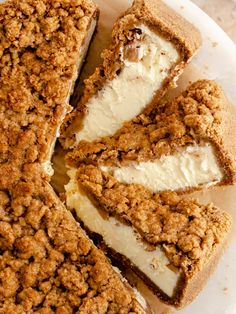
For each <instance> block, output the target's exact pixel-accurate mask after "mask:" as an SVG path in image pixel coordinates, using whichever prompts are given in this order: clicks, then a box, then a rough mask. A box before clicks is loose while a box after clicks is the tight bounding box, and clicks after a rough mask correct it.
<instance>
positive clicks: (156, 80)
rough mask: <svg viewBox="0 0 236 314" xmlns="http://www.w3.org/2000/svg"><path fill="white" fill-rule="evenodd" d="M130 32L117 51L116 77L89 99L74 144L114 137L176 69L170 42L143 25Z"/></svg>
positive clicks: (178, 59) (176, 56) (174, 56)
mask: <svg viewBox="0 0 236 314" xmlns="http://www.w3.org/2000/svg"><path fill="white" fill-rule="evenodd" d="M131 32H132V33H133V37H132V40H130V42H129V43H128V44H127V45H126V46H124V47H122V48H120V61H121V62H122V69H121V71H120V73H118V74H117V75H116V76H115V77H114V79H112V80H108V81H107V82H106V83H105V85H104V87H103V88H102V89H101V90H100V91H98V92H97V93H96V94H95V95H93V96H92V97H91V98H90V99H89V101H88V103H87V114H86V115H85V118H84V121H83V126H82V129H81V130H80V132H78V133H77V134H76V143H75V144H77V143H79V142H80V141H81V140H87V141H93V140H94V139H97V138H99V137H103V136H107V135H112V134H114V133H115V132H116V131H117V130H118V129H119V128H120V127H121V126H122V125H123V123H124V122H125V121H127V120H131V119H132V118H134V117H135V116H137V115H138V114H139V113H140V112H142V111H143V109H144V108H145V107H146V106H147V105H148V104H150V102H151V101H152V99H153V97H154V96H155V94H156V93H157V92H158V90H160V89H161V88H162V85H163V82H164V81H165V80H166V79H167V77H169V76H170V74H171V73H172V71H177V69H178V68H179V67H180V66H179V63H180V55H179V52H178V51H177V49H176V47H175V46H174V45H173V44H172V43H171V42H169V41H168V40H166V39H164V38H163V37H161V36H160V35H158V34H157V33H155V32H154V31H152V30H151V29H150V28H148V27H147V26H145V25H143V24H140V25H136V26H134V28H133V29H132V30H131ZM137 91H138V92H137Z"/></svg>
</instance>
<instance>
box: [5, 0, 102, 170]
mask: <svg viewBox="0 0 236 314" xmlns="http://www.w3.org/2000/svg"><path fill="white" fill-rule="evenodd" d="M97 17H98V10H97V7H96V6H95V5H94V4H93V2H92V1H90V0H86V1H80V0H73V1H67V0H56V1H52V0H9V1H6V2H5V3H1V4H0V22H1V23H0V24H1V26H0V39H1V40H0V41H1V43H0V163H1V164H4V163H8V162H11V161H14V163H15V164H19V165H20V164H22V161H24V162H31V163H33V162H40V163H42V164H43V166H44V167H45V170H46V171H47V170H48V171H50V158H51V155H52V152H53V147H54V143H55V140H56V138H57V137H58V135H59V128H60V125H61V123H62V120H63V118H64V117H65V115H66V113H67V111H68V106H69V96H70V93H72V91H73V87H74V83H75V80H76V78H77V75H78V71H79V68H80V67H81V64H82V61H83V59H84V55H85V53H86V50H87V48H88V44H89V41H90V39H91V36H92V33H93V31H94V28H95V25H96V20H97ZM48 168H49V169H48Z"/></svg>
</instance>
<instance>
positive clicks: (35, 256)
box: [0, 165, 148, 314]
mask: <svg viewBox="0 0 236 314" xmlns="http://www.w3.org/2000/svg"><path fill="white" fill-rule="evenodd" d="M35 169H37V168H36V166H35V165H27V166H25V168H24V170H25V171H26V174H24V173H23V174H21V177H20V179H19V178H17V180H15V183H14V184H13V185H11V186H10V187H9V186H8V187H6V186H4V185H3V184H1V186H0V209H1V211H0V251H1V256H0V313H1V314H13V313H14V314H24V313H28V314H30V313H38V314H51V313H57V314H59V313H61V314H72V313H80V314H88V313H93V314H96V313H99V314H102V313H111V314H112V313H114V314H115V313H124V314H125V313H132V314H134V313H137V314H144V313H148V312H146V311H145V310H144V309H143V308H142V307H141V306H140V305H139V303H138V301H137V297H136V295H135V293H134V292H133V290H132V289H131V287H130V286H129V285H128V284H127V282H126V281H125V280H123V279H122V277H121V275H120V274H119V273H118V272H116V271H115V270H114V269H113V268H112V266H111V265H110V263H109V262H108V259H107V258H106V257H105V255H104V254H103V252H102V251H101V250H99V249H97V248H96V247H95V246H94V245H93V244H92V242H91V241H90V240H89V239H88V238H87V236H86V235H85V233H84V231H83V230H82V229H81V228H80V226H79V224H78V223H77V222H76V221H75V220H74V218H73V216H72V215H71V213H70V212H69V211H67V210H66V209H65V208H64V206H63V204H62V203H61V201H60V200H59V199H58V198H57V196H56V195H55V194H54V191H53V190H52V188H51V187H50V185H49V184H48V183H47V182H46V181H43V180H40V179H39V178H38V176H37V171H35ZM142 301H143V300H142ZM144 304H145V303H144Z"/></svg>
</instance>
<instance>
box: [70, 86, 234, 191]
mask: <svg viewBox="0 0 236 314" xmlns="http://www.w3.org/2000/svg"><path fill="white" fill-rule="evenodd" d="M228 112H229V105H228V102H227V100H226V98H225V96H224V94H223V92H222V90H221V88H220V87H219V86H218V85H217V83H215V82H213V81H207V80H203V81H198V82H196V83H194V84H192V85H191V86H189V88H188V89H187V90H186V91H184V92H183V93H182V94H181V95H180V96H179V97H177V98H175V99H174V100H172V101H170V102H166V103H164V104H162V105H161V104H159V105H158V106H157V107H156V108H155V110H153V112H152V113H151V114H149V115H148V114H142V115H140V116H138V117H137V118H135V119H133V120H131V121H129V122H127V123H125V124H124V125H123V127H122V128H121V129H120V130H119V131H118V132H117V133H116V134H115V135H114V136H111V137H104V138H102V139H101V140H97V141H94V142H92V143H90V142H87V141H82V142H81V143H80V144H79V145H78V146H77V147H76V149H75V150H74V151H73V152H71V153H69V154H68V155H67V163H68V165H69V167H72V168H77V167H78V166H80V165H83V164H93V165H95V166H97V167H98V168H99V169H100V170H102V171H103V172H105V173H109V174H110V175H112V176H113V177H114V178H115V179H116V180H117V181H118V182H120V183H124V184H141V185H143V186H145V187H146V188H147V189H149V190H150V191H151V192H153V193H159V192H163V191H166V190H174V191H181V192H186V191H192V190H196V189H200V188H202V187H204V186H205V187H210V186H213V185H228V184H233V183H235V181H236V163H235V155H233V153H232V149H231V148H232V147H230V143H229V141H228V138H227V136H226V133H225V130H226V128H227V124H228V121H229V120H228V118H229V115H228Z"/></svg>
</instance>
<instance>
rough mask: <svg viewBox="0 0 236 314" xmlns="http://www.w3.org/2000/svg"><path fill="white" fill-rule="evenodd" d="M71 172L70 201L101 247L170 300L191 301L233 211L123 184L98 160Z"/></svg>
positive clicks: (214, 260)
mask: <svg viewBox="0 0 236 314" xmlns="http://www.w3.org/2000/svg"><path fill="white" fill-rule="evenodd" d="M68 174H69V176H70V182H69V184H68V185H67V186H66V195H67V206H68V207H69V208H71V209H74V210H75V211H76V214H77V216H78V219H79V221H81V222H82V223H83V225H84V227H85V228H86V229H87V230H88V232H89V233H90V235H91V237H93V239H95V240H96V241H97V243H98V244H99V245H100V246H101V248H103V249H104V250H105V251H107V252H108V254H109V255H110V256H111V257H113V258H114V259H116V261H118V263H121V264H123V265H124V266H125V267H126V268H127V267H128V268H130V269H132V270H133V271H134V272H135V273H136V274H137V275H138V276H139V277H140V278H141V279H142V280H143V281H144V282H145V284H146V285H147V286H148V287H149V289H151V290H152V291H153V292H154V293H155V294H156V295H157V296H158V297H159V298H160V299H161V300H162V301H164V302H165V303H167V304H169V305H172V306H175V307H177V308H181V307H184V306H186V305H187V304H188V303H190V302H192V301H193V300H194V298H195V297H196V296H197V295H198V293H199V292H200V291H201V289H202V288H203V287H204V284H205V283H206V281H207V279H208V278H209V276H210V274H211V273H212V272H213V270H214V268H215V266H216V265H217V262H218V260H219V257H220V256H221V255H222V252H223V249H224V246H225V242H226V237H227V234H228V233H229V230H230V225H231V218H230V216H229V215H228V214H227V213H226V212H224V211H223V210H221V209H219V208H216V207H215V206H213V205H212V204H209V205H200V204H199V203H198V202H197V201H195V200H184V199H181V197H180V196H178V195H177V194H176V193H175V192H163V193H152V192H150V191H149V190H148V189H147V188H145V187H144V186H142V185H137V184H129V185H128V184H124V183H120V182H118V180H117V179H115V178H114V177H113V176H112V175H110V174H109V173H106V172H103V171H102V170H101V169H99V167H97V166H94V165H82V166H80V167H79V169H78V170H76V169H70V170H69V173H68Z"/></svg>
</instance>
